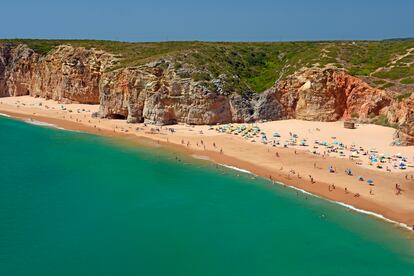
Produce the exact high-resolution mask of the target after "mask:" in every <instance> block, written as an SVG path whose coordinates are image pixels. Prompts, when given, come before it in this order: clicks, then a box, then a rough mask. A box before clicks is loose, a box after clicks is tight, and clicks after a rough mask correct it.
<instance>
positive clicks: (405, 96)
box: [395, 92, 412, 102]
mask: <svg viewBox="0 0 414 276" xmlns="http://www.w3.org/2000/svg"><path fill="white" fill-rule="evenodd" d="M411 93H412V92H407V93H404V94H402V95H398V96H397V97H395V98H396V99H397V100H398V101H399V102H401V101H402V100H404V99H407V98H409V97H410V96H411Z"/></svg>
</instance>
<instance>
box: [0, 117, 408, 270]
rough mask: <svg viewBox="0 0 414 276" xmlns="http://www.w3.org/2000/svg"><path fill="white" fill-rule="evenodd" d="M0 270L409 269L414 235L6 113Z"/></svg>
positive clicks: (280, 189)
mask: <svg viewBox="0 0 414 276" xmlns="http://www.w3.org/2000/svg"><path fill="white" fill-rule="evenodd" d="M0 275H2V276H14V275H16V276H23V275H24V276H27V275H33V276H36V275H39V276H40V275H41V276H48V275H62V276H66V275H68V276H69V275H70V276H74V275H77V276H82V275H88V276H91V275H139V276H142V275H151V276H153V275H155V276H156V275H226V276H228V275H376V276H378V275H414V236H413V234H412V233H410V232H409V231H408V230H407V229H404V228H401V227H399V226H398V225H395V224H392V223H389V222H386V221H384V220H381V219H379V218H377V217H373V216H369V215H366V214H362V213H359V212H356V211H354V210H350V209H349V208H346V207H344V206H340V205H339V204H336V203H333V202H330V201H327V200H324V199H321V198H318V197H314V196H312V195H310V194H306V193H302V192H300V191H297V190H294V189H291V188H286V187H284V186H283V185H279V184H276V185H275V184H272V183H271V182H269V181H267V180H265V179H262V178H260V177H253V176H252V175H251V174H249V173H248V172H241V171H237V170H233V169H231V168H227V167H224V166H221V165H218V164H214V163H212V162H209V161H208V160H200V159H196V158H193V157H191V156H186V155H184V154H182V153H180V152H177V151H175V150H173V149H170V148H165V147H164V146H159V145H157V144H153V143H150V142H148V141H142V142H135V141H134V142H132V141H130V140H125V139H122V138H110V137H101V136H96V135H91V134H87V133H82V132H73V131H66V130H63V129H57V128H55V127H54V126H53V125H49V124H45V125H42V124H39V123H36V124H33V122H24V121H21V120H15V119H12V118H7V117H5V116H0Z"/></svg>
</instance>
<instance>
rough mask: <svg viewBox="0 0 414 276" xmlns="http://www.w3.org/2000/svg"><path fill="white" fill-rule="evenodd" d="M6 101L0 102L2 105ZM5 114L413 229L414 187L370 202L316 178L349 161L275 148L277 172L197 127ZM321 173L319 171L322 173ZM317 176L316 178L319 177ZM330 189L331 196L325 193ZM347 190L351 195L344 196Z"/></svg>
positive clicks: (395, 176)
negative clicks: (154, 148) (157, 147)
mask: <svg viewBox="0 0 414 276" xmlns="http://www.w3.org/2000/svg"><path fill="white" fill-rule="evenodd" d="M2 99H4V98H2ZM2 99H0V101H1V100H2ZM1 113H3V114H5V115H6V117H7V116H9V117H13V118H17V119H22V120H27V119H34V120H36V121H39V122H41V123H46V124H49V126H48V125H45V126H46V127H56V128H58V129H62V128H63V130H69V131H82V132H86V133H93V134H97V135H104V136H109V137H124V138H127V140H128V141H132V142H134V140H135V141H137V138H138V139H141V138H144V139H150V140H151V141H153V142H155V143H158V144H161V145H163V146H166V147H167V148H172V149H175V150H178V151H179V152H182V153H185V154H187V155H189V156H192V157H193V158H199V157H207V158H201V159H208V160H209V161H211V162H214V163H216V164H218V165H220V166H224V167H226V168H229V169H233V170H236V171H239V172H241V173H251V174H253V175H256V176H259V177H263V178H265V179H268V180H269V181H274V182H278V183H279V184H280V185H284V186H288V187H291V188H293V189H296V190H298V191H301V192H304V193H309V194H311V195H313V196H316V197H320V198H323V199H325V200H328V201H331V202H333V203H336V204H339V205H341V206H343V207H345V208H348V209H351V210H353V211H356V212H359V213H364V214H366V215H370V216H373V217H376V218H379V219H382V220H384V221H387V222H391V223H393V224H394V225H396V226H398V227H401V228H404V229H407V230H412V226H411V225H413V224H414V204H413V203H414V187H413V186H414V183H413V184H412V185H409V186H407V187H405V186H404V192H403V195H402V196H395V195H393V189H392V187H388V188H387V189H384V187H378V190H380V191H381V197H375V196H373V197H371V198H370V197H369V194H368V196H367V193H366V192H365V193H362V192H360V190H358V189H360V187H359V186H356V185H351V183H346V177H345V178H344V177H343V176H342V175H338V179H337V180H336V179H333V177H332V175H329V174H328V175H324V174H323V171H321V172H320V175H319V174H315V172H314V171H315V170H316V169H315V170H313V168H312V164H313V162H318V166H320V165H319V163H323V165H325V164H328V163H334V164H335V165H336V166H338V167H340V166H341V167H343V166H345V167H346V166H348V167H352V166H351V164H350V162H349V161H348V160H344V159H340V158H336V157H325V158H321V157H315V156H313V155H311V154H309V153H307V152H305V151H303V152H300V153H299V155H300V156H301V158H300V159H301V161H300V162H298V161H297V160H296V163H297V164H296V163H295V159H297V157H296V156H297V153H296V150H295V153H293V152H292V151H293V149H283V148H277V151H278V152H279V153H280V154H281V156H286V157H285V158H283V157H281V158H280V162H279V160H278V162H277V166H275V165H276V164H270V162H269V158H268V157H267V156H266V152H264V153H260V156H258V155H259V154H257V156H256V154H255V150H259V149H262V148H263V147H262V145H258V144H255V145H250V144H247V142H244V141H240V142H238V141H237V140H235V139H233V138H234V137H227V136H225V135H209V134H207V135H198V134H196V133H195V132H197V131H196V130H198V127H195V128H193V127H187V126H185V127H183V128H186V130H188V131H184V129H183V131H182V132H183V133H180V131H177V132H176V133H174V134H169V133H168V130H167V133H160V132H155V133H154V131H152V130H151V128H159V126H146V127H143V125H142V124H137V125H135V124H134V125H129V124H126V122H120V121H119V120H107V119H94V121H93V122H92V124H93V126H92V124H85V123H82V122H79V121H74V120H79V118H81V117H82V116H81V115H79V116H76V115H77V114H72V115H73V116H71V115H69V113H68V112H63V111H62V112H56V115H60V118H59V116H56V115H54V114H50V113H54V112H48V111H47V110H44V111H43V110H41V109H36V108H28V107H22V106H20V107H19V108H16V107H13V106H10V105H7V104H3V103H0V114H1ZM62 114H66V116H67V115H69V116H71V117H70V119H68V118H66V117H65V116H64V117H62ZM82 115H84V114H82ZM72 117H73V118H72ZM75 117H79V118H75ZM82 118H83V117H82ZM85 118H86V117H85ZM89 118H90V117H89ZM89 118H87V119H89ZM71 119H72V120H71ZM91 120H92V119H91ZM101 121H102V123H101ZM111 122H112V125H111ZM114 124H118V125H122V127H123V128H124V131H122V130H121V131H117V130H116V129H115V128H114V129H113V130H112V131H111V127H112V126H113V125H114ZM132 127H137V128H142V131H141V130H140V131H139V132H134V133H133V132H132V131H125V128H129V129H131V128H132ZM169 127H177V126H166V127H163V128H165V129H168V128H169ZM200 128H201V127H200ZM193 129H196V130H193ZM204 129H205V128H204ZM204 129H203V130H204ZM173 138H174V139H173ZM200 138H201V139H202V140H204V143H205V144H207V143H209V144H211V143H212V141H216V143H217V144H219V145H221V146H222V147H223V148H224V152H223V153H220V152H219V151H218V150H215V148H211V147H209V148H208V149H206V147H204V148H199V147H198V145H197V147H194V146H193V144H194V143H195V142H196V141H199V140H200ZM183 139H185V140H186V141H187V140H188V143H190V146H188V145H187V146H186V145H185V144H183V143H182V140H183ZM180 140H181V142H180ZM228 140H229V141H228ZM236 142H237V143H236ZM226 143H229V144H230V145H233V144H234V145H233V146H234V147H236V146H239V147H238V148H237V147H236V149H237V150H239V152H237V151H236V152H234V150H233V148H231V147H230V146H228V145H227V144H226ZM236 144H237V145H236ZM246 145H247V147H246ZM246 148H247V149H246ZM242 150H243V151H242ZM252 152H253V155H252ZM239 153H240V154H239ZM242 153H243V154H242ZM249 157H252V158H256V157H257V160H253V159H249ZM259 157H260V158H259ZM272 158H274V157H272ZM302 159H303V160H302ZM256 161H257V162H256ZM285 161H286V162H285ZM292 161H293V163H294V166H295V168H297V167H299V170H297V172H298V177H296V175H292V174H290V173H287V170H285V169H283V170H280V169H278V167H279V166H280V164H282V165H283V166H290V163H291V162H292ZM323 167H325V166H323ZM318 169H319V170H321V169H320V168H318ZM358 169H359V171H364V172H365V173H366V174H370V175H373V176H379V177H385V179H384V180H389V181H390V182H391V181H396V180H397V181H403V180H404V179H403V174H401V173H394V172H393V173H390V174H389V175H387V174H384V173H379V172H376V171H372V170H370V169H366V168H358ZM307 171H312V173H313V174H312V175H317V178H315V179H316V181H315V183H314V184H311V183H309V181H307V180H305V179H303V177H299V172H301V174H302V175H306V174H307ZM316 171H317V170H316ZM316 173H318V171H317V172H316ZM325 174H326V173H325ZM270 178H271V179H270ZM344 179H345V181H344ZM333 184H334V185H335V186H336V188H335V191H331V190H330V187H331V185H333ZM410 184H411V183H410ZM328 185H329V190H328V189H326V188H327V187H328ZM388 185H389V186H392V185H393V184H391V183H390V184H388ZM346 188H347V190H348V192H345V189H346ZM365 188H366V187H365ZM374 188H377V187H376V186H375V187H374ZM380 188H381V189H380ZM389 192H391V195H392V196H387V197H386V198H385V197H384V195H387V194H388V193H389ZM355 193H359V194H360V196H359V197H354V194H355ZM376 194H377V192H375V195H376ZM396 198H397V199H396Z"/></svg>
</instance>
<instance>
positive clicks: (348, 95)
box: [273, 68, 392, 121]
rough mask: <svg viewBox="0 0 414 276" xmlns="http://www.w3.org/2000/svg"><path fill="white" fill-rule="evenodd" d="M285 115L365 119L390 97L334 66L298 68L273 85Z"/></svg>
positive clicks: (310, 117) (380, 107)
mask: <svg viewBox="0 0 414 276" xmlns="http://www.w3.org/2000/svg"><path fill="white" fill-rule="evenodd" d="M273 91H274V93H279V96H278V97H279V101H280V103H281V104H282V106H283V108H284V112H285V114H287V115H288V117H289V118H297V119H302V120H312V121H337V120H340V119H350V118H358V119H360V120H363V119H368V118H369V117H372V116H377V115H379V114H380V113H381V112H382V111H383V110H384V108H386V107H387V106H389V105H390V103H391V101H392V97H391V96H390V95H388V94H387V93H386V92H385V91H383V90H379V89H375V88H372V87H370V86H369V85H368V84H366V83H365V82H363V81H362V80H360V79H358V78H356V77H353V76H350V75H349V74H347V73H346V72H344V71H342V70H338V69H333V68H327V69H320V68H313V69H306V70H303V71H300V72H298V73H296V74H293V75H292V76H290V77H288V78H287V79H286V80H282V81H280V82H278V83H277V84H276V85H275V88H274V89H273Z"/></svg>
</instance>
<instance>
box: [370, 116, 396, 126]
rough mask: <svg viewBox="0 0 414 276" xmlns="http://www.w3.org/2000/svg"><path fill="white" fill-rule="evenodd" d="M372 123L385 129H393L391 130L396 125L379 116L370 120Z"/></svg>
mask: <svg viewBox="0 0 414 276" xmlns="http://www.w3.org/2000/svg"><path fill="white" fill-rule="evenodd" d="M372 123H374V124H376V125H380V126H385V127H393V128H396V127H397V125H394V124H392V123H390V122H389V121H388V118H387V116H385V115H379V116H377V117H375V118H374V119H373V120H372Z"/></svg>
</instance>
